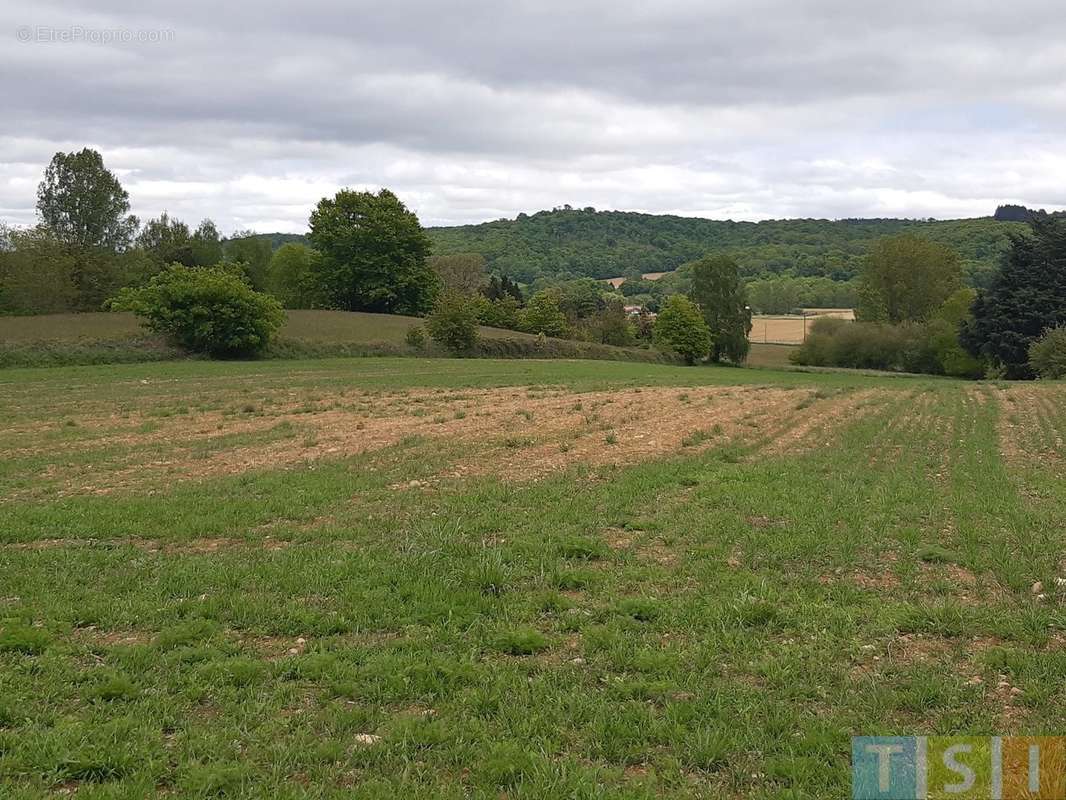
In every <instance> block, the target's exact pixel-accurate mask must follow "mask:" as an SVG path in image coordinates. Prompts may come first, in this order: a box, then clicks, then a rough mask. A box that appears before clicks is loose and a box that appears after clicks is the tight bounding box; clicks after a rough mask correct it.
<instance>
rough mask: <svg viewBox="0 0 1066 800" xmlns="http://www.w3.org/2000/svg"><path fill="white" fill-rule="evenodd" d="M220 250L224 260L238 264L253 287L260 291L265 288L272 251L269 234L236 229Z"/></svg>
mask: <svg viewBox="0 0 1066 800" xmlns="http://www.w3.org/2000/svg"><path fill="white" fill-rule="evenodd" d="M222 251H223V253H224V254H225V260H226V261H228V262H229V263H231V264H237V265H240V268H241V272H243V273H244V277H245V278H247V279H248V282H249V283H250V284H251V285H252V288H253V289H255V290H257V291H262V290H263V289H265V288H266V284H267V272H269V270H270V257H271V255H272V254H273V252H274V248H273V246H272V245H271V243H270V237H269V236H260V235H259V234H257V233H256V232H255V231H237V232H235V233H234V234H233V236H231V237H230V238H229V239H227V240H226V243H225V244H224V245H223V246H222Z"/></svg>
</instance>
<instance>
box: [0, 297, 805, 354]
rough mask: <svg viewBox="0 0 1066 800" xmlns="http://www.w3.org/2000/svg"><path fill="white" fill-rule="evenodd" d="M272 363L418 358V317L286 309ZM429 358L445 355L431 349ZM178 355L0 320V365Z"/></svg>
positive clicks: (113, 321) (97, 316) (98, 328)
mask: <svg viewBox="0 0 1066 800" xmlns="http://www.w3.org/2000/svg"><path fill="white" fill-rule="evenodd" d="M285 313H286V320H285V325H284V326H283V327H282V329H281V331H280V333H279V335H278V341H277V342H275V344H274V345H272V347H271V350H270V352H269V353H268V354H267V355H268V356H269V357H273V358H316V357H351V356H389V355H419V354H420V353H419V351H418V350H415V349H414V348H412V347H410V346H409V345H408V344H407V343H406V339H405V337H406V335H407V331H408V330H409V329H410V328H412V327H414V326H417V325H422V324H424V320H422V319H419V318H416V317H405V316H401V315H391V314H364V313H355V312H345V311H299V310H290V311H286V312H285ZM479 335H480V337H481V343H480V345H479V355H483V356H497V357H512V358H513V357H524V358H528V357H533V358H538V357H541V358H551V357H563V358H602V359H611V360H636V361H655V360H659V361H662V360H668V359H664V357H662V356H660V355H658V354H657V353H655V352H654V351H648V350H643V349H639V348H615V347H608V346H606V345H595V344H588V343H583V342H569V341H561V340H555V339H549V340H548V341H547V343H546V344H545V345H544V346H543V348H542V346H541V345H540V344H539V343H538V339H537V337H536V336H531V335H529V334H525V333H520V332H518V331H509V330H501V329H499V328H488V327H484V326H482V327H481V328H480V329H479ZM793 349H794V348H792V347H788V346H783V345H752V352H751V355H750V358H749V364H750V365H751V366H760V367H785V366H788V365H789V361H788V354H789V352H791V351H792V350H793ZM427 354H429V355H436V356H440V355H444V353H443V352H442V351H440V350H439V348H437V347H436V346H435V345H433V344H432V343H430V344H429V345H428V347H427ZM183 356H184V354H183V353H182V352H181V351H179V350H178V349H176V348H174V347H171V346H169V345H167V344H166V343H165V342H164V341H163V340H161V339H160V338H159V337H155V336H152V335H150V334H149V333H148V332H147V331H146V330H145V329H144V328H142V327H141V324H140V322H139V321H138V319H137V318H136V317H135V316H134V315H133V314H130V313H125V312H122V313H85V314H42V315H38V316H27V317H4V316H0V367H33V366H66V365H76V364H86V365H93V364H115V363H131V362H143V361H166V360H174V359H179V358H182V357H183Z"/></svg>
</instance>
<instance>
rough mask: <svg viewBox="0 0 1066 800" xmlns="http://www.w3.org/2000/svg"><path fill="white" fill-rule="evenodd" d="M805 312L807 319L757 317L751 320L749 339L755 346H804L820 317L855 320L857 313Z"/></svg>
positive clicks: (810, 309)
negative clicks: (808, 334) (810, 330)
mask: <svg viewBox="0 0 1066 800" xmlns="http://www.w3.org/2000/svg"><path fill="white" fill-rule="evenodd" d="M805 311H806V314H807V316H806V317H801V316H796V315H779V316H773V315H761V314H760V315H756V316H755V317H753V318H752V320H751V333H750V334H748V339H750V340H751V342H752V343H753V344H755V343H761V344H767V343H773V344H803V341H804V339H806V338H807V331H808V330H809V329H810V325H811V323H812V322H814V320H815V319H816V318H818V317H838V318H840V319H850V320H853V319H855V312H854V311H853V310H852V309H850V308H808V309H806V310H805Z"/></svg>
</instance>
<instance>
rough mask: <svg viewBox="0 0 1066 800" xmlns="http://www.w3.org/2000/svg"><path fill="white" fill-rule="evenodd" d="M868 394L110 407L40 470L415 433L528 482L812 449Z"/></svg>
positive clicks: (117, 474)
mask: <svg viewBox="0 0 1066 800" xmlns="http://www.w3.org/2000/svg"><path fill="white" fill-rule="evenodd" d="M871 394H875V392H873V391H867V392H859V393H852V394H846V395H836V396H832V397H829V398H823V399H817V398H813V397H812V396H811V394H810V392H809V390H805V389H784V388H779V387H764V386H748V387H694V388H643V389H630V390H619V391H607V392H586V393H576V392H572V391H569V390H566V389H563V388H545V387H530V388H526V387H509V388H497V389H478V390H469V389H468V390H432V391H429V390H422V391H410V392H393V393H384V392H361V393H360V392H351V391H346V392H344V393H343V394H336V395H329V396H316V397H315V398H314V399H313V401H308V400H307V398H306V397H303V398H301V397H298V396H295V393H293V395H294V396H291V397H290V396H285V395H282V396H279V397H275V398H273V399H272V400H260V401H259V402H258V403H256V404H251V405H250V407H251V408H254V411H251V412H249V413H248V414H243V413H236V414H235V413H233V412H229V413H223V412H221V411H210V412H204V413H195V412H194V413H190V414H185V415H181V416H179V417H166V418H161V419H153V420H150V421H151V422H152V427H151V428H150V429H148V430H146V431H145V432H139V431H138V430H137V427H138V426H139V425H140V424H141V423H143V422H145V421H149V420H147V419H141V418H132V417H131V418H128V419H127V418H123V419H118V418H116V417H115V416H114V415H112V414H110V413H106V414H103V415H101V417H98V418H92V417H90V418H85V419H79V420H78V427H79V429H83V430H91V431H92V435H91V436H90V437H88V438H84V439H73V440H72V441H70V442H66V443H59V444H56V445H55V452H56V457H55V459H54V460H53V463H52V464H51V465H50V466H49V467H48V468H47V469H46V470H45V472H44V473H43V474H42V477H46V478H51V479H53V480H54V481H57V482H59V483H60V484H61V485H60V488H59V493H60V494H68V493H77V494H81V493H107V492H111V491H114V490H116V489H122V488H127V487H141V486H143V485H145V484H148V483H153V482H155V483H158V482H160V481H176V480H187V479H193V478H203V477H209V476H216V475H226V474H235V473H241V472H244V471H247V470H254V469H262V468H277V467H285V466H292V465H296V464H301V463H305V462H308V461H314V460H317V459H324V458H327V459H328V458H341V457H345V456H351V455H356V454H360V453H366V452H373V451H379V450H382V449H384V448H388V447H390V446H392V445H396V444H398V443H400V442H402V441H404V440H405V439H409V438H410V437H419V439H424V440H427V441H442V442H445V443H449V444H451V443H455V444H458V445H461V446H462V447H461V449H462V450H464V451H466V452H469V453H470V454H469V455H465V456H463V457H461V458H460V459H459V460H458V461H457V462H456V463H454V465H453V466H452V467H451V468H450V469H448V470H447V471H446V472H445V473H444V474H443V475H442V476H440V477H463V476H467V475H486V474H492V475H501V476H504V477H506V478H508V479H512V480H535V479H537V478H540V477H542V476H545V475H549V474H553V473H556V472H558V471H559V470H562V469H565V468H567V467H569V466H570V465H573V464H576V463H585V464H589V465H592V466H604V465H624V464H632V463H638V462H640V461H643V460H646V459H651V458H656V457H661V456H664V455H667V454H671V453H677V452H698V451H699V450H701V449H705V448H708V447H712V446H715V445H720V444H723V443H726V442H734V441H738V442H742V443H746V444H752V445H759V444H763V445H765V452H768V453H770V454H774V453H782V452H786V451H790V450H794V449H797V448H804V447H811V446H817V445H818V444H821V443H822V442H823V441H824V440H825V438H826V437H827V436H828V435H829V433H830V432H831V430H832V429H833V428H834V427H836V426H840V425H843V424H846V423H847V422H849V421H851V420H853V419H854V418H855V417H856V415H857V414H859V413H861V408H860V406H861V405H862V404H863V401H864V400H865V399H866V398H867V397H869V396H870V395H871ZM283 423H287V426H286V425H283V426H282V428H280V429H279V428H278V426H279V424H283ZM257 436H258V437H259V441H255V440H254V439H255V437H257ZM220 437H226V439H222V438H220ZM241 437H244V438H243V440H242V438H241ZM248 437H252V441H249V440H248ZM17 449H19V450H22V449H27V448H17ZM29 449H32V448H29ZM94 449H100V450H107V457H105V458H101V459H99V460H91V461H90V462H89V463H80V464H78V463H70V462H69V461H67V460H66V459H64V455H66V454H75V453H79V452H81V453H82V461H84V452H92V451H93V450H94ZM10 452H13V451H10ZM420 486H421V484H420ZM414 488H419V487H414Z"/></svg>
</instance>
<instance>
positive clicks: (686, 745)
mask: <svg viewBox="0 0 1066 800" xmlns="http://www.w3.org/2000/svg"><path fill="white" fill-rule="evenodd" d="M0 419H3V420H4V424H3V425H2V426H0V453H2V457H0V498H2V503H0V576H2V577H0V796H2V797H4V798H20V799H21V798H38V797H46V796H53V795H57V794H66V795H69V794H74V793H75V792H76V796H77V797H90V798H103V797H107V798H117V797H123V798H142V797H149V796H156V795H159V796H167V797H180V798H186V797H190V798H191V797H247V798H262V797H277V798H311V797H315V798H318V797H330V798H332V797H336V798H341V797H343V798H351V797H356V798H416V799H418V798H425V800H429V798H462V797H476V798H500V797H508V798H537V799H538V800H539V799H541V798H626V799H627V800H632V799H633V798H663V797H669V798H749V797H755V798H771V797H773V798H785V797H818V798H837V797H846V796H850V777H849V755H850V743H849V736H850V735H852V734H878V733H897V734H918V733H957V732H967V733H973V734H992V733H1002V734H1008V733H1022V732H1025V733H1045V734H1054V733H1061V732H1062V731H1063V728H1064V723H1066V711H1064V709H1066V614H1064V605H1063V603H1064V600H1066V589H1064V588H1063V586H1062V583H1063V582H1064V581H1063V578H1066V563H1064V554H1066V550H1064V544H1066V478H1064V465H1066V441H1064V437H1066V385H1063V384H1043V385H1036V384H1034V385H1011V384H1002V385H993V384H967V383H961V382H954V381H946V380H924V379H912V378H878V377H858V376H853V375H845V374H839V373H833V374H818V375H811V374H804V373H796V372H772V371H768V370H736V369H725V368H681V367H670V366H659V365H645V364H635V363H615V362H602V361H596V362H589V361H562V360H555V361H532V360H523V361H506V360H505V361H493V360H488V359H481V360H447V359H416V358H403V359H391V358H380V359H347V360H344V359H334V360H330V359H324V360H316V361H264V362H254V363H230V364H226V363H214V362H195V361H183V362H173V363H162V364H139V365H115V366H102V367H71V368H53V369H39V370H15V369H12V370H6V371H4V372H3V373H0ZM1038 582H1039V584H1040V586H1037V587H1035V588H1036V591H1034V584H1035V583H1038Z"/></svg>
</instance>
